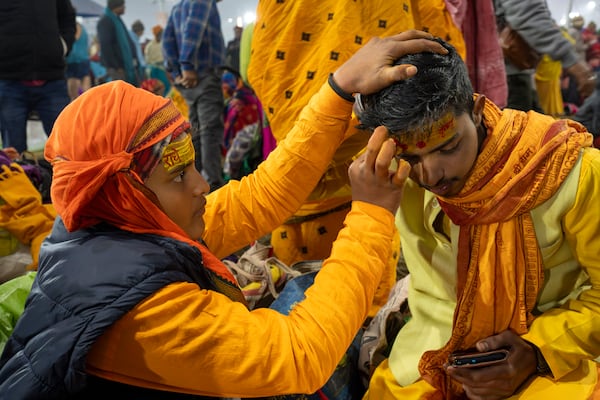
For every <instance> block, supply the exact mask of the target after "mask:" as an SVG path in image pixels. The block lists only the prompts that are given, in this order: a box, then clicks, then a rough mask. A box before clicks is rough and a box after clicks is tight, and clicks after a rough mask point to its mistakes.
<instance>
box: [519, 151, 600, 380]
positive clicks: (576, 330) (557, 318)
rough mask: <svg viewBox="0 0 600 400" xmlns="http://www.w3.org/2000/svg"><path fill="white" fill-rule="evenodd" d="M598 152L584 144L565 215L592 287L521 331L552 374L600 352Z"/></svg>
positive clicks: (568, 369)
mask: <svg viewBox="0 0 600 400" xmlns="http://www.w3.org/2000/svg"><path fill="white" fill-rule="evenodd" d="M598 182H600V152H599V151H598V150H596V149H586V150H585V151H584V153H583V158H582V164H581V173H580V178H579V184H578V189H577V195H576V197H575V203H574V205H573V207H572V208H571V209H570V210H569V211H568V212H567V214H566V215H565V218H564V222H563V227H564V232H565V239H566V240H567V241H568V242H569V244H570V247H571V249H572V252H573V256H574V257H575V258H576V260H577V262H578V263H579V265H580V266H581V267H582V268H584V269H585V271H586V272H587V274H588V276H589V283H590V284H591V287H590V288H589V289H588V290H585V291H584V292H583V293H581V294H580V295H579V296H578V297H577V298H576V299H573V300H569V301H567V302H566V303H565V304H564V305H563V306H562V307H557V308H552V309H550V310H548V311H546V312H544V313H543V314H542V315H540V316H539V317H538V318H536V319H535V320H534V322H533V324H532V325H531V328H530V330H529V332H528V333H527V334H525V335H524V336H523V338H524V339H525V340H528V341H530V342H532V343H534V344H535V345H536V346H538V347H539V348H540V350H541V352H542V354H543V355H544V358H545V359H546V361H547V362H548V365H549V366H550V368H551V370H552V373H553V375H554V378H555V379H560V378H561V377H563V376H565V375H566V374H568V373H570V372H571V371H573V370H575V369H577V368H578V367H580V365H581V364H582V361H583V360H589V359H593V358H596V357H598V356H599V355H600V208H599V207H598V204H600V185H599V184H598Z"/></svg>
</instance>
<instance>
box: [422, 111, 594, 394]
mask: <svg viewBox="0 0 600 400" xmlns="http://www.w3.org/2000/svg"><path fill="white" fill-rule="evenodd" d="M483 115H484V123H485V125H486V126H488V127H494V129H493V131H492V132H488V137H487V139H486V142H485V144H484V147H483V149H482V151H481V153H480V154H479V156H478V158H477V161H476V164H475V166H474V167H473V171H472V172H471V175H470V177H469V178H468V180H467V182H466V184H465V187H464V188H463V189H462V190H461V193H459V195H458V196H457V197H455V198H443V199H440V204H441V205H442V207H443V209H444V211H445V212H446V214H447V215H448V217H449V218H450V219H451V220H452V221H453V222H454V223H455V224H457V225H459V226H460V234H459V243H458V258H457V268H458V288H457V295H458V302H457V307H456V311H455V313H454V324H453V329H452V336H451V338H450V340H449V341H448V343H447V344H446V345H445V346H444V347H443V348H442V349H440V350H436V351H429V352H426V353H425V354H424V355H423V357H422V358H421V361H420V363H419V371H420V373H421V376H423V377H424V379H426V380H427V381H428V382H429V383H431V384H432V385H433V386H434V387H436V388H437V389H439V391H438V392H437V393H436V395H435V396H434V398H440V399H441V398H447V399H455V398H461V396H462V397H464V393H463V390H462V387H461V385H460V384H458V383H457V382H455V381H453V380H450V379H448V377H447V376H446V374H445V372H444V370H443V367H442V366H443V364H444V363H445V362H446V360H447V359H448V355H449V354H450V353H451V352H452V351H454V350H457V349H466V348H469V347H472V346H474V345H475V343H476V342H477V341H479V340H481V339H484V338H486V337H488V336H491V335H494V334H497V333H499V332H501V331H503V330H506V329H511V330H513V331H514V332H516V333H517V334H519V335H522V334H524V333H526V332H527V330H528V326H529V325H530V324H531V322H532V320H533V315H532V310H533V307H534V306H535V304H536V300H537V296H538V292H539V290H540V288H541V286H542V285H543V283H544V267H543V262H542V257H541V253H540V250H539V247H538V245H537V240H536V236H535V231H534V226H533V221H532V219H531V215H530V213H529V211H530V210H532V209H533V208H535V207H536V206H538V205H539V204H541V203H543V202H544V201H546V200H548V199H549V198H550V197H551V196H552V195H553V194H554V193H556V191H557V190H558V188H559V186H560V185H561V184H562V183H563V181H564V180H565V178H566V177H567V175H568V174H569V172H570V171H571V169H572V168H573V166H574V165H575V163H576V162H577V159H578V158H579V154H580V150H581V148H582V147H586V146H590V145H591V143H592V136H591V135H590V134H589V133H587V132H586V131H585V128H584V127H583V126H582V125H580V124H578V123H576V122H573V121H569V120H558V121H556V120H554V119H553V118H552V117H549V116H545V115H541V114H536V113H533V112H529V113H527V114H526V113H524V112H521V111H515V110H505V111H504V112H502V111H500V109H498V107H496V106H495V105H494V104H493V103H491V102H489V101H487V100H486V104H485V109H484V114H483Z"/></svg>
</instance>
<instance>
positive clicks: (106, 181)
mask: <svg viewBox="0 0 600 400" xmlns="http://www.w3.org/2000/svg"><path fill="white" fill-rule="evenodd" d="M189 126H190V125H189V122H187V121H186V120H185V119H184V118H183V116H182V115H181V113H180V112H179V111H178V110H177V108H176V107H175V106H174V105H173V103H172V102H171V101H170V100H169V99H166V98H164V97H161V96H156V95H154V94H152V93H150V92H148V91H146V90H143V89H138V88H135V87H134V86H132V85H130V84H128V83H125V82H123V81H114V82H110V83H106V84H103V85H100V86H97V87H94V88H92V89H90V90H88V91H86V92H85V93H84V94H83V95H81V96H79V97H78V98H77V99H76V100H75V101H73V102H72V103H71V104H69V105H68V106H67V107H66V108H65V109H64V110H63V112H62V113H61V114H60V115H59V117H58V118H57V120H56V122H55V123H54V128H53V130H52V134H51V135H50V137H49V138H48V141H47V143H46V148H45V153H44V155H45V157H46V159H47V160H48V161H50V162H51V163H52V165H53V181H52V188H51V196H52V202H53V204H54V207H55V208H56V210H57V212H58V214H59V215H60V217H61V218H62V220H63V222H64V224H65V227H66V228H67V229H68V230H69V231H75V230H77V229H82V228H86V227H89V226H92V225H95V224H97V223H99V222H102V221H104V222H108V223H109V224H111V225H113V226H116V227H118V228H120V229H123V230H126V231H130V232H136V233H152V234H157V235H161V236H166V237H170V238H173V239H175V240H179V241H181V242H185V243H187V244H189V245H191V246H194V247H196V248H198V249H199V250H200V251H201V253H202V257H203V262H204V266H205V267H206V268H207V269H208V270H209V271H212V272H213V273H214V274H211V275H215V276H214V277H213V278H216V279H213V280H214V281H215V284H216V285H217V287H218V288H219V290H221V291H222V292H223V293H224V294H226V295H228V296H230V297H231V298H232V299H234V300H239V301H243V296H242V294H241V291H240V290H239V288H238V286H237V284H236V281H235V279H234V277H233V275H232V274H231V272H230V271H229V270H228V269H227V268H226V267H225V265H224V264H223V263H221V262H220V260H218V259H217V258H216V257H215V256H214V255H213V254H211V253H210V252H209V251H208V249H206V247H205V246H203V245H202V244H200V243H199V242H197V241H196V240H193V239H192V238H190V237H188V235H187V234H186V233H185V232H184V231H183V230H182V229H181V228H180V227H179V226H178V225H177V224H175V223H174V222H173V221H172V220H171V219H170V218H169V217H168V216H167V215H166V214H165V213H164V212H163V210H162V208H161V206H160V204H159V202H158V199H157V198H156V196H155V195H154V194H153V193H152V192H151V191H150V190H149V189H147V188H146V187H145V186H144V185H143V182H142V180H141V179H140V177H139V176H138V175H137V174H136V173H135V172H134V171H133V170H132V169H131V166H132V160H133V158H134V154H136V153H139V152H141V151H143V150H145V149H148V148H150V147H152V146H154V145H155V144H157V143H159V142H160V141H162V140H165V139H166V138H168V137H172V136H176V135H177V134H179V133H180V132H182V131H185V130H187V129H188V128H189Z"/></svg>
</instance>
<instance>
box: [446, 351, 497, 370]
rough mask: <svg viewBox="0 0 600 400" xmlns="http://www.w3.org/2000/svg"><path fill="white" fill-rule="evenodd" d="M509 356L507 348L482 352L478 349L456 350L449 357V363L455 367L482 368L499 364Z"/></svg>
mask: <svg viewBox="0 0 600 400" xmlns="http://www.w3.org/2000/svg"><path fill="white" fill-rule="evenodd" d="M507 357H508V350H507V349H496V350H491V351H485V352H480V351H477V349H468V350H460V351H455V352H454V353H452V354H450V357H448V363H449V364H450V365H451V366H453V367H460V368H481V367H487V366H490V365H494V364H498V363H501V362H503V361H504V360H506V358H507Z"/></svg>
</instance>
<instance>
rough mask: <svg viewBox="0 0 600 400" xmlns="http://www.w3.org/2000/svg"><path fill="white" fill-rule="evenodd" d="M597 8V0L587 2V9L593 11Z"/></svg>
mask: <svg viewBox="0 0 600 400" xmlns="http://www.w3.org/2000/svg"><path fill="white" fill-rule="evenodd" d="M595 8H596V2H595V1H590V2H588V3H587V9H588V10H590V11H592V10H593V9H595Z"/></svg>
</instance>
